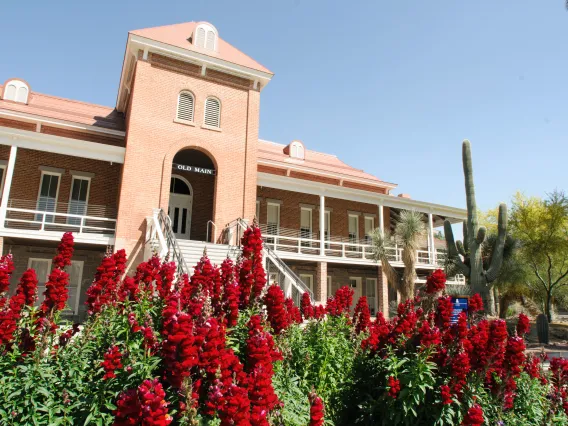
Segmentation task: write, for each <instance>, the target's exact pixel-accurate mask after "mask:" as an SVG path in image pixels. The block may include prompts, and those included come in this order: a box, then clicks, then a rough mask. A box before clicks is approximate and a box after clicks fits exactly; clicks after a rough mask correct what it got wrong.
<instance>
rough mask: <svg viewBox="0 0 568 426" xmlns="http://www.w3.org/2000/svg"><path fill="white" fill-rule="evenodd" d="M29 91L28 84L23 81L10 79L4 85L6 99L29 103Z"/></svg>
mask: <svg viewBox="0 0 568 426" xmlns="http://www.w3.org/2000/svg"><path fill="white" fill-rule="evenodd" d="M29 92H30V89H29V88H28V85H27V84H26V83H24V82H23V81H21V80H10V81H9V82H8V83H6V86H5V87H4V100H5V101H14V102H21V103H23V104H27V103H28V94H29Z"/></svg>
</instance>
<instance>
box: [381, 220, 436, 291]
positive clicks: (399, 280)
mask: <svg viewBox="0 0 568 426" xmlns="http://www.w3.org/2000/svg"><path fill="white" fill-rule="evenodd" d="M425 234H426V224H425V222H424V215H423V214H421V213H419V212H417V211H414V210H402V211H401V212H400V215H399V217H398V219H397V220H396V225H395V228H394V234H393V235H390V234H389V233H385V234H383V232H382V231H381V230H380V229H375V231H374V232H373V253H374V258H375V261H377V262H380V263H381V265H382V267H383V270H384V272H385V274H386V276H387V279H388V281H389V283H390V284H391V285H392V286H393V287H394V288H395V289H396V290H397V292H399V294H400V296H401V299H402V301H403V302H404V301H406V300H408V299H412V298H413V297H414V286H415V283H416V255H417V253H416V251H417V250H418V248H419V246H420V242H421V241H422V239H423V237H424V235H425ZM395 244H396V245H398V246H399V247H401V248H402V262H403V263H404V270H403V272H402V274H401V273H400V272H399V271H397V270H396V269H395V268H393V266H392V265H391V264H390V261H389V254H391V253H389V248H390V249H392V247H393V246H394V245H395Z"/></svg>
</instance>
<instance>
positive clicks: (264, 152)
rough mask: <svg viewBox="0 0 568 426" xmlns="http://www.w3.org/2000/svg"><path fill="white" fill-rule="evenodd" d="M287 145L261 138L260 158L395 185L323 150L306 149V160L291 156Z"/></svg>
mask: <svg viewBox="0 0 568 426" xmlns="http://www.w3.org/2000/svg"><path fill="white" fill-rule="evenodd" d="M286 146H287V145H283V144H279V143H275V142H269V141H264V140H260V141H259V147H258V160H259V161H262V160H265V161H270V162H277V163H280V164H279V166H281V167H283V168H286V167H290V166H297V167H299V168H303V169H306V171H308V170H313V171H315V172H323V173H332V174H337V175H341V176H343V177H344V178H345V179H347V180H349V179H353V180H355V181H359V180H363V181H365V183H367V184H370V185H377V186H387V187H393V186H396V185H395V184H392V183H389V182H385V181H382V180H381V179H379V178H378V177H376V176H373V175H371V174H369V173H366V172H364V171H363V170H360V169H356V168H354V167H351V166H349V165H348V164H345V163H344V162H343V161H341V160H340V159H339V158H337V157H336V156H335V155H332V154H325V153H323V152H317V151H311V150H309V149H306V150H305V155H304V157H305V158H304V160H300V159H297V158H290V156H289V155H288V154H285V153H284V149H285V148H286Z"/></svg>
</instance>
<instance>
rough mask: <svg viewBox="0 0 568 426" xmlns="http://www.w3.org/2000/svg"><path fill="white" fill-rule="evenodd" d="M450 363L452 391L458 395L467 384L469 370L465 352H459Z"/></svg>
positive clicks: (467, 357)
mask: <svg viewBox="0 0 568 426" xmlns="http://www.w3.org/2000/svg"><path fill="white" fill-rule="evenodd" d="M451 362H452V364H451V371H452V380H451V383H452V390H453V391H454V392H456V393H460V392H461V390H462V388H463V387H464V386H465V384H466V382H467V375H468V373H469V371H470V369H471V367H470V363H469V356H468V355H467V353H466V352H465V351H461V352H459V353H458V354H457V355H456V356H454V358H453V359H452V361H451Z"/></svg>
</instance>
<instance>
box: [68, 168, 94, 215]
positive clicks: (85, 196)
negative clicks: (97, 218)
mask: <svg viewBox="0 0 568 426" xmlns="http://www.w3.org/2000/svg"><path fill="white" fill-rule="evenodd" d="M90 185H91V178H89V177H83V176H73V180H72V181H71V195H70V196H69V209H68V213H69V214H76V215H80V216H85V215H87V201H88V200H89V187H90ZM81 222H82V219H81V218H79V217H68V218H67V223H68V224H70V225H82V223H81Z"/></svg>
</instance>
